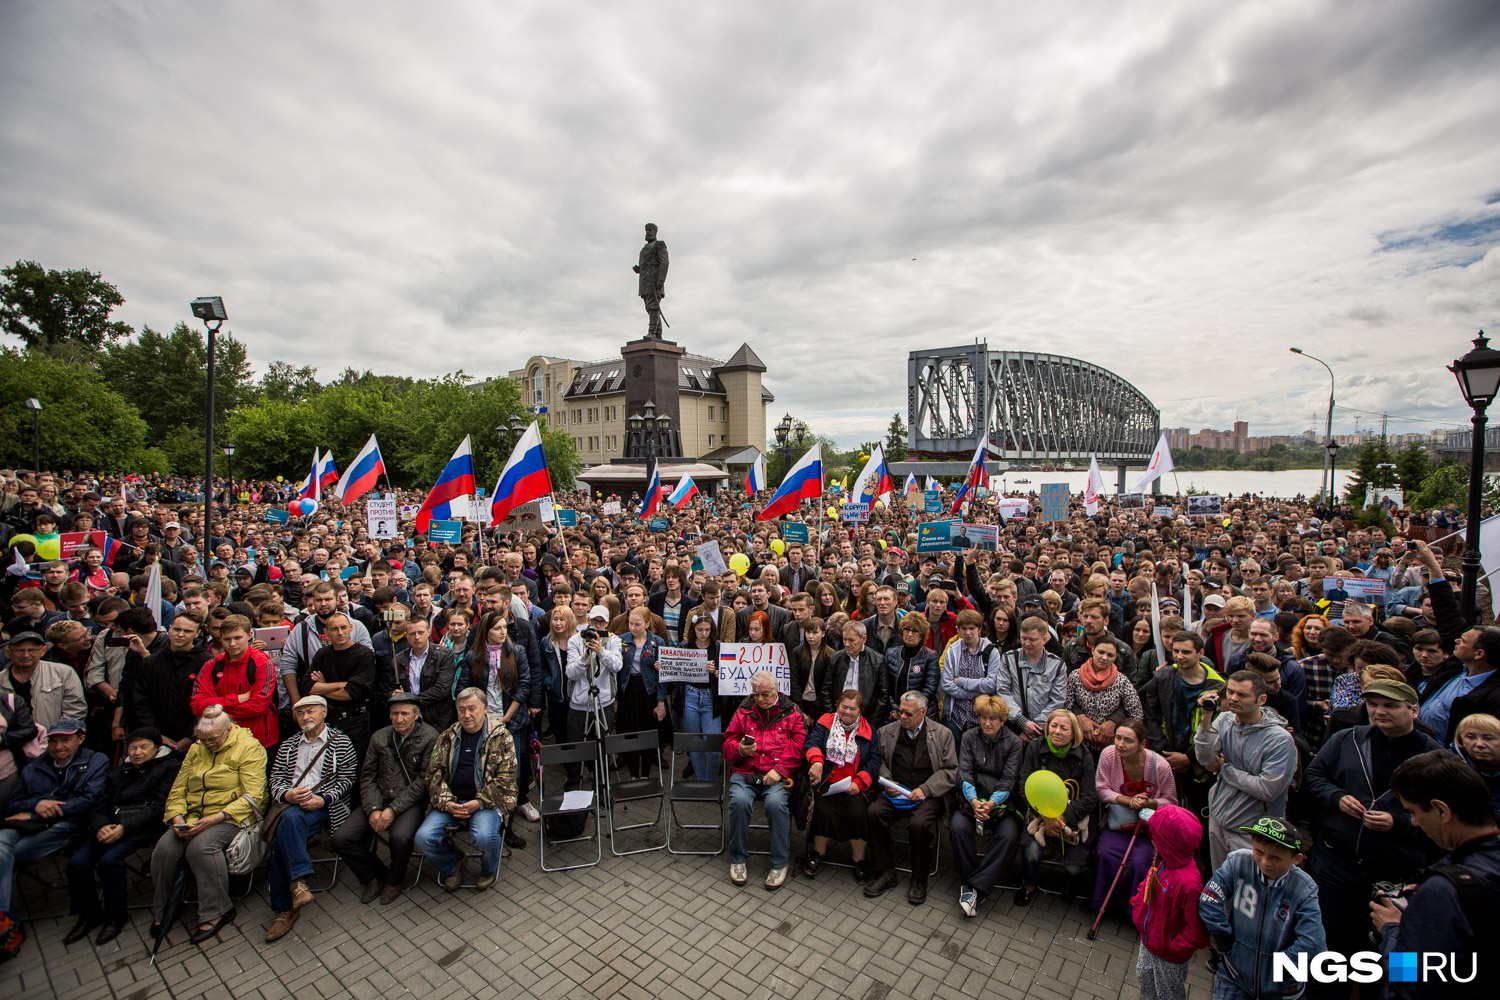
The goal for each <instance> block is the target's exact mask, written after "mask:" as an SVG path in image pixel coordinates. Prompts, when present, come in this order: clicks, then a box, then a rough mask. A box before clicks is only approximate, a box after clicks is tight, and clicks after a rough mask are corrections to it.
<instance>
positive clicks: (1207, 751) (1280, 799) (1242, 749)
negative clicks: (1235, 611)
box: [1193, 670, 1297, 869]
mask: <svg viewBox="0 0 1500 1000" xmlns="http://www.w3.org/2000/svg"><path fill="white" fill-rule="evenodd" d="M1221 698H1222V700H1223V711H1222V712H1220V710H1219V702H1220V699H1221ZM1265 704H1266V682H1265V680H1264V679H1263V678H1262V677H1261V676H1260V674H1258V673H1256V672H1255V671H1253V670H1238V671H1236V672H1234V673H1232V674H1230V675H1229V679H1228V680H1227V681H1226V682H1225V684H1224V690H1223V692H1222V693H1221V692H1218V691H1207V692H1205V693H1204V694H1202V695H1200V696H1199V699H1198V706H1199V709H1200V713H1199V716H1198V730H1197V732H1196V733H1195V734H1194V736H1193V751H1194V754H1195V756H1196V757H1197V759H1198V763H1199V765H1200V766H1202V767H1204V768H1206V769H1207V770H1209V771H1213V772H1215V773H1216V774H1217V775H1218V780H1217V781H1215V782H1214V787H1213V788H1212V789H1211V790H1210V791H1209V793H1208V815H1209V820H1208V853H1209V859H1210V862H1211V863H1210V867H1212V868H1214V869H1217V868H1218V867H1219V866H1220V865H1222V864H1223V863H1224V858H1225V856H1226V855H1227V854H1228V853H1229V852H1230V851H1232V850H1237V849H1238V848H1241V847H1249V846H1250V838H1249V835H1247V834H1245V833H1242V832H1240V827H1242V826H1248V825H1249V824H1251V823H1254V822H1255V821H1256V820H1257V819H1259V818H1261V817H1262V816H1276V817H1283V816H1285V815H1286V800H1287V793H1288V792H1289V791H1290V790H1291V787H1292V778H1293V776H1294V774H1295V772H1296V770H1297V747H1296V745H1295V744H1294V743H1293V742H1292V734H1291V733H1289V732H1287V730H1286V720H1285V719H1283V718H1282V717H1281V716H1280V715H1277V714H1276V712H1274V711H1273V710H1271V709H1269V708H1266V707H1265Z"/></svg>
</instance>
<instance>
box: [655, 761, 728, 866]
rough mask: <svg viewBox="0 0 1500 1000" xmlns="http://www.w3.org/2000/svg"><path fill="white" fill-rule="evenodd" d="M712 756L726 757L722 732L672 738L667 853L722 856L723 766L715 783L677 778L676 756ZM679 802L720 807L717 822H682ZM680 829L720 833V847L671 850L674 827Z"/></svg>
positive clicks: (725, 837)
mask: <svg viewBox="0 0 1500 1000" xmlns="http://www.w3.org/2000/svg"><path fill="white" fill-rule="evenodd" d="M692 753H710V754H714V755H715V756H717V757H721V758H722V757H723V754H724V736H723V734H721V733H675V734H673V736H672V774H673V778H672V789H671V791H670V792H669V793H668V795H667V850H668V851H669V852H670V853H672V854H703V855H709V856H714V855H718V854H722V853H723V851H724V847H725V846H726V844H727V842H728V834H727V833H726V830H725V820H726V819H727V818H728V817H727V815H726V809H725V802H724V770H725V769H724V766H723V761H722V760H721V761H720V766H719V777H718V780H716V781H700V780H699V779H697V778H692V779H689V778H678V777H676V775H677V773H678V772H677V755H678V754H692ZM679 802H712V803H715V804H716V805H717V806H718V807H719V821H718V822H717V823H713V824H709V823H682V822H678V820H677V809H676V804H677V803H679ZM674 826H675V827H676V828H677V829H679V830H683V831H686V830H717V831H719V846H718V847H716V848H715V849H714V850H712V851H679V850H676V849H675V848H673V847H672V828H673V827H674Z"/></svg>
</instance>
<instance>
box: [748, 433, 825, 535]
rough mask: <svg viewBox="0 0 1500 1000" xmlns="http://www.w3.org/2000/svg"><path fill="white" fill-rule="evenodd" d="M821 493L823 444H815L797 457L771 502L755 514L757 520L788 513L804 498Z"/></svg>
mask: <svg viewBox="0 0 1500 1000" xmlns="http://www.w3.org/2000/svg"><path fill="white" fill-rule="evenodd" d="M822 495H823V446H822V445H821V444H815V445H813V446H812V447H811V448H809V449H807V452H806V453H805V454H804V455H803V456H802V457H801V458H799V459H797V464H796V465H794V466H792V470H791V471H790V472H788V473H787V474H786V478H785V479H783V480H782V481H781V485H780V486H778V487H777V488H776V495H775V496H773V497H772V498H771V502H770V503H768V504H766V505H765V507H763V508H761V510H760V511H759V512H758V513H757V514H756V515H755V519H756V520H757V521H769V520H770V519H771V518H773V517H780V516H781V515H782V514H790V513H792V512H793V511H795V510H796V509H797V508H798V507H800V506H802V501H804V500H816V499H817V498H819V497H821V496H822Z"/></svg>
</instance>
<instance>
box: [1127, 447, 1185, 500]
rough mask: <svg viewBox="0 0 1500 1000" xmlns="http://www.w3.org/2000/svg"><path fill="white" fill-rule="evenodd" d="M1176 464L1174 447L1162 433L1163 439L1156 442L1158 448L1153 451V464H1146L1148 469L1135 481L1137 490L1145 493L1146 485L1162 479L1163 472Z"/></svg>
mask: <svg viewBox="0 0 1500 1000" xmlns="http://www.w3.org/2000/svg"><path fill="white" fill-rule="evenodd" d="M1174 468H1176V466H1174V465H1173V464H1172V449H1171V448H1168V447H1167V435H1166V433H1165V432H1163V433H1162V436H1161V440H1160V441H1158V442H1156V450H1155V451H1153V452H1152V453H1151V464H1150V465H1148V466H1146V471H1145V472H1143V473H1141V478H1139V479H1137V480H1136V481H1135V492H1137V493H1144V492H1145V491H1146V487H1147V486H1150V485H1151V484H1152V483H1154V482H1156V481H1157V480H1158V479H1160V478H1161V477H1162V475H1163V473H1167V472H1171V471H1172V470H1173V469H1174Z"/></svg>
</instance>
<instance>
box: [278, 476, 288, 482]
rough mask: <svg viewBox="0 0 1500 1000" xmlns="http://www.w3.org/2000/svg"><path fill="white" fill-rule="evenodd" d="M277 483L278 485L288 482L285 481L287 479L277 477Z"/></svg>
mask: <svg viewBox="0 0 1500 1000" xmlns="http://www.w3.org/2000/svg"><path fill="white" fill-rule="evenodd" d="M276 481H277V482H278V483H284V482H286V480H285V479H283V478H281V477H280V476H277V477H276Z"/></svg>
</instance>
